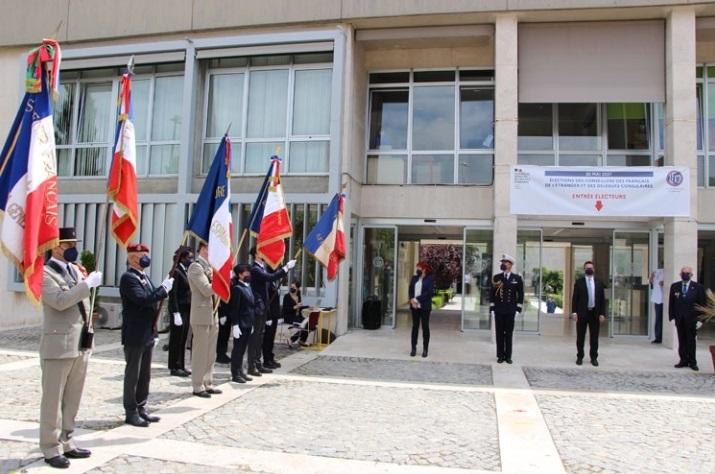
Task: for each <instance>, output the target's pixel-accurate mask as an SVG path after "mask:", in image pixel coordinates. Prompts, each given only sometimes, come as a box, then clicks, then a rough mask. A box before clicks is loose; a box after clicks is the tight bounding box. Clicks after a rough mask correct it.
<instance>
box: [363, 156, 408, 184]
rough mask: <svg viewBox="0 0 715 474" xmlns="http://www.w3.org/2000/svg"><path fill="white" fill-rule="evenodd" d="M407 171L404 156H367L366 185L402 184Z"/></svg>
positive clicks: (405, 157)
mask: <svg viewBox="0 0 715 474" xmlns="http://www.w3.org/2000/svg"><path fill="white" fill-rule="evenodd" d="M406 171H407V156H405V155H369V156H368V157H367V184H404V183H405V176H407V175H406Z"/></svg>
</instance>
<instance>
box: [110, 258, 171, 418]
mask: <svg viewBox="0 0 715 474" xmlns="http://www.w3.org/2000/svg"><path fill="white" fill-rule="evenodd" d="M127 263H128V265H129V268H128V269H127V271H126V272H124V274H123V275H122V278H121V280H120V281H119V295H120V296H121V297H122V345H123V346H124V358H125V360H126V362H127V365H126V367H125V369H124V411H125V413H126V418H125V420H124V421H125V423H128V424H130V425H133V426H141V427H146V426H149V422H157V421H159V417H158V416H153V415H150V414H149V413H148V412H147V409H146V402H147V398H148V397H149V381H150V378H151V356H152V350H153V349H154V339H155V337H156V326H155V325H154V318H155V315H156V311H157V310H158V308H159V302H160V301H161V300H163V299H164V298H166V297H167V296H168V295H169V292H170V291H171V288H172V287H173V285H174V279H173V278H170V277H167V278H166V279H165V280H164V281H163V282H161V285H160V286H159V287H154V284H153V283H152V282H151V280H150V279H149V275H147V274H146V273H144V269H145V268H148V267H149V265H150V264H151V259H150V258H149V247H147V246H146V245H144V244H135V245H129V246H127Z"/></svg>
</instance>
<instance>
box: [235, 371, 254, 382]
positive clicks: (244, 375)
mask: <svg viewBox="0 0 715 474" xmlns="http://www.w3.org/2000/svg"><path fill="white" fill-rule="evenodd" d="M238 375H239V377H241V378H242V379H243V380H245V381H246V382H250V381H251V380H253V379H252V378H251V377H249V376H248V375H246V374H244V373H243V372H240V373H239V374H238Z"/></svg>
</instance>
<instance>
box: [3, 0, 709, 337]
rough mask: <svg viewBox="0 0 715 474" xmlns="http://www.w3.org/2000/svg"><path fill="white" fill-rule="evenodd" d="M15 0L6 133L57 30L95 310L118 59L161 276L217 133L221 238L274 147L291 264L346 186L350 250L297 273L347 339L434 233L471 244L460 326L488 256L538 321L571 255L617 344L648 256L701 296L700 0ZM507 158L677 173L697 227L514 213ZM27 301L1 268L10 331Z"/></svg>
mask: <svg viewBox="0 0 715 474" xmlns="http://www.w3.org/2000/svg"><path fill="white" fill-rule="evenodd" d="M11 3H13V4H14V5H13V6H9V7H8V8H6V14H5V15H3V19H2V20H0V24H1V25H2V28H0V77H1V78H2V79H3V84H4V85H5V87H3V89H2V91H0V126H1V127H0V129H2V130H7V129H8V128H9V125H10V123H11V119H12V117H13V116H14V114H15V111H16V107H17V105H18V103H19V100H20V97H21V94H22V84H23V80H22V79H23V74H24V55H25V53H26V50H27V49H29V48H30V47H32V46H33V45H35V44H36V43H37V42H38V41H39V40H40V39H41V38H42V37H43V36H55V37H56V38H57V39H58V40H60V41H61V42H62V45H63V63H62V76H61V86H62V87H61V89H62V91H61V97H60V100H59V101H58V103H57V104H56V107H55V109H56V110H55V129H56V140H57V144H58V146H57V148H58V151H57V156H58V173H59V175H60V179H59V182H60V200H61V204H62V206H61V208H62V221H63V223H64V224H65V225H74V226H75V227H77V229H78V233H79V235H82V236H83V240H84V241H83V244H82V245H83V247H84V248H85V249H89V250H93V251H95V250H96V249H97V248H99V247H100V246H98V245H97V243H98V240H99V239H100V238H102V237H104V238H105V239H106V245H105V249H104V252H102V255H100V256H98V260H99V261H100V262H101V263H102V268H103V269H104V272H105V275H106V276H105V284H106V285H107V286H105V287H103V288H102V292H101V296H102V300H103V301H104V302H106V305H107V306H108V307H111V305H112V301H113V300H114V299H116V297H117V296H118V290H117V288H116V284H117V283H118V278H119V276H120V275H121V272H122V271H123V268H124V261H125V255H124V254H123V252H122V251H121V249H118V248H117V246H116V244H115V243H114V241H113V240H112V239H111V238H108V237H106V235H104V236H103V235H102V232H101V231H100V228H101V226H100V225H98V223H97V222H98V220H101V218H102V216H104V212H105V209H106V196H105V191H106V175H107V170H108V168H109V163H110V158H111V147H112V141H113V131H114V124H115V122H114V121H115V119H116V118H115V115H116V114H115V106H114V104H115V98H116V96H117V93H118V77H119V73H120V70H121V68H122V67H123V65H125V64H126V63H127V60H128V59H129V57H130V56H132V55H134V57H135V62H136V69H135V72H136V76H135V81H134V91H133V100H134V114H135V123H136V130H137V155H138V168H139V169H138V172H139V190H140V196H139V201H140V208H141V209H140V213H141V218H140V237H139V238H140V240H141V241H142V242H145V243H147V244H149V245H150V246H151V248H152V254H153V262H154V263H153V265H152V268H151V272H152V277H153V278H154V279H156V280H159V279H160V277H161V275H163V274H165V273H166V272H167V270H168V269H169V268H170V266H171V255H172V253H173V251H174V249H175V248H176V247H177V246H178V244H179V242H180V240H181V235H182V232H183V229H184V226H185V223H186V221H187V219H188V216H189V215H190V212H191V208H192V205H193V203H194V202H195V200H196V198H197V196H198V192H199V191H200V188H201V185H202V183H203V176H204V175H205V173H206V171H207V169H208V165H209V161H210V159H211V157H212V156H213V152H214V151H215V150H216V147H217V146H218V141H219V140H220V137H221V136H222V135H223V133H224V132H225V131H226V130H227V129H229V128H228V127H229V124H230V129H229V136H230V137H231V140H232V143H233V147H232V152H233V159H232V170H233V172H234V176H233V178H232V190H233V192H234V194H233V196H232V199H231V202H232V212H233V217H234V225H235V228H236V235H235V236H234V244H236V243H237V242H238V240H239V236H240V234H241V232H242V230H243V229H244V228H245V227H246V223H247V219H248V215H249V214H250V208H251V205H252V202H253V200H254V199H255V193H256V192H257V190H258V187H259V185H260V182H261V180H262V175H263V174H264V173H265V170H266V169H267V166H268V162H269V157H270V156H271V155H273V154H278V155H280V156H281V157H282V158H283V159H284V166H283V176H284V178H283V183H284V186H285V189H286V197H287V200H288V203H289V206H290V213H291V217H292V220H293V226H294V235H293V237H292V238H291V240H290V245H289V255H290V256H292V255H295V254H296V253H297V252H298V249H299V248H300V246H301V242H302V240H303V238H304V237H305V236H306V235H307V233H308V232H309V231H310V230H311V228H312V225H313V224H314V223H315V222H316V221H317V219H318V217H319V215H320V213H321V212H322V211H323V210H324V209H325V208H326V206H327V203H328V202H329V201H330V199H331V197H332V196H333V195H334V194H335V193H336V192H339V191H340V190H341V189H342V190H345V192H346V193H347V195H348V199H347V200H346V207H345V216H346V229H347V228H348V226H349V245H348V256H347V259H346V262H345V263H344V264H343V265H342V266H341V269H340V273H339V277H338V279H337V280H336V281H333V282H327V281H325V280H324V275H323V272H322V271H321V269H320V267H319V265H318V264H317V263H316V261H315V260H314V259H312V258H310V257H309V256H306V255H305V254H303V255H302V256H301V258H300V259H299V264H298V266H297V269H296V270H295V271H294V276H295V277H297V278H299V279H300V280H301V281H302V283H303V287H304V289H305V293H306V300H307V301H309V302H311V303H317V304H321V305H323V306H334V307H337V309H338V318H337V328H336V331H337V333H338V334H342V333H344V332H345V331H347V330H348V328H350V327H359V326H360V325H361V319H360V313H361V308H362V305H363V303H364V301H366V300H367V299H370V298H377V299H379V300H380V301H381V302H382V304H381V307H382V313H383V315H382V316H383V324H384V325H386V326H393V325H394V324H395V322H396V320H397V319H398V317H397V316H398V315H399V313H400V311H401V309H403V308H404V307H405V303H406V300H407V299H406V293H405V291H406V290H405V281H407V280H408V278H409V275H410V274H411V272H412V270H413V265H414V263H415V261H416V259H417V258H418V254H419V246H420V245H421V244H422V245H424V244H425V243H428V242H432V243H435V242H436V243H438V244H439V243H440V242H441V243H445V244H446V243H450V244H451V245H453V246H457V247H459V248H461V250H462V253H461V259H460V265H461V266H462V272H461V276H460V278H459V287H460V292H461V294H462V297H461V300H460V304H461V311H460V316H459V327H460V328H461V329H463V330H469V329H487V328H489V324H490V323H489V317H488V312H487V308H488V304H487V303H486V293H487V291H486V290H487V288H488V284H489V278H488V276H489V275H490V274H491V272H492V271H493V270H494V267H495V259H494V256H497V255H500V254H502V253H509V254H511V255H516V256H517V260H518V264H517V269H518V271H520V272H521V273H523V274H524V276H525V280H526V286H527V287H528V295H527V297H528V298H529V299H530V301H531V303H532V304H530V305H528V309H527V310H526V312H525V315H524V318H523V319H522V320H521V321H520V322H519V329H520V330H522V331H530V332H536V333H540V334H563V333H567V332H569V331H570V330H571V327H570V324H571V323H569V322H568V320H567V319H564V317H563V313H559V312H556V313H553V312H550V311H549V310H548V309H547V308H546V305H545V304H542V303H544V302H546V301H547V300H548V299H550V300H552V301H555V302H556V305H557V307H559V308H560V309H561V310H562V311H565V310H567V309H568V299H569V297H570V291H569V288H570V286H572V284H573V280H574V278H576V277H577V276H578V274H579V268H580V265H581V264H582V263H583V261H584V260H593V261H594V262H595V263H596V268H597V274H598V276H599V277H600V278H601V279H602V280H604V281H607V282H608V286H609V290H608V293H609V295H608V299H609V314H610V316H611V318H610V319H609V323H608V324H609V328H608V331H606V332H607V333H608V335H610V336H614V337H621V336H648V335H649V334H652V323H653V309H652V305H650V304H649V303H648V299H649V295H650V288H649V285H648V275H649V273H650V272H651V271H652V270H653V269H655V268H664V269H665V275H666V278H665V279H666V282H668V281H670V280H674V279H676V276H677V274H678V272H679V269H680V267H681V266H682V265H690V266H692V267H693V268H694V269H695V272H696V274H697V277H698V279H699V280H700V281H702V282H704V283H705V284H706V285H708V286H709V287H715V210H713V207H714V206H712V205H710V203H711V202H713V201H715V189H710V188H711V187H713V186H715V128H713V127H710V124H715V4H713V3H712V2H693V1H686V0H682V1H663V2H661V1H654V0H651V1H645V0H643V1H638V0H623V1H609V2H605V1H601V0H585V1H568V0H555V1H549V2H541V1H533V0H522V1H516V2H514V1H509V2H507V1H506V0H489V1H477V0H460V1H449V2H447V1H442V2H437V1H435V2H423V1H417V0H401V1H380V2H378V1H364V0H339V1H338V0H312V1H310V0H293V1H287V0H263V1H261V2H255V1H245V2H228V1H225V0H224V1H218V0H210V1H202V2H191V1H188V0H180V1H170V0H161V1H155V2H140V1H135V0H129V1H125V2H120V3H117V2H111V1H108V0H106V1H105V0H101V1H94V2H81V1H77V0H57V1H54V2H42V1H39V0H33V1H29V2H28V1H23V2H20V1H13V2H11ZM37 11H43V12H44V13H43V15H41V17H39V18H38V17H36V16H37V15H36V12H37ZM710 96H712V98H710ZM711 159H712V160H713V161H712V162H710V160H711ZM517 164H532V165H539V166H554V165H558V166H580V165H588V166H603V167H608V166H663V165H670V166H681V167H685V168H688V169H690V175H691V182H692V183H693V185H692V186H691V190H690V196H691V206H690V216H689V217H687V218H651V219H648V218H619V219H605V218H593V219H579V220H577V219H573V218H571V217H565V216H558V215H551V216H541V217H538V216H537V217H533V216H529V217H526V216H515V215H512V214H511V213H510V207H509V205H510V182H509V173H510V169H511V167H512V166H513V165H517ZM696 183H697V185H695V184H696ZM247 251H248V245H244V247H243V248H242V249H240V252H239V260H243V261H245V260H246V259H247ZM497 263H498V262H497ZM8 267H9V265H8ZM549 274H557V275H560V276H559V277H558V278H557V280H559V283H557V284H551V283H549V282H548V281H547V280H548V279H547V275H549ZM559 285H560V287H559ZM21 291H22V285H21V284H20V283H18V281H17V276H16V274H15V273H14V272H13V271H12V269H8V270H7V271H4V272H2V275H0V298H1V299H2V301H5V302H8V304H7V305H5V308H6V309H5V310H3V314H2V318H0V326H1V327H16V326H22V325H29V324H34V323H37V322H39V319H40V317H41V316H40V313H39V311H38V310H37V309H36V308H33V307H32V306H31V305H30V304H29V303H28V302H26V300H25V298H24V295H22V294H21ZM665 327H666V336H665V340H666V342H667V341H668V340H669V339H670V338H669V334H670V328H669V326H668V325H666V326H665Z"/></svg>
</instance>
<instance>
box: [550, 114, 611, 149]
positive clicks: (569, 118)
mask: <svg viewBox="0 0 715 474" xmlns="http://www.w3.org/2000/svg"><path fill="white" fill-rule="evenodd" d="M559 147H560V148H561V149H562V150H573V151H577V150H578V151H580V150H599V149H600V148H601V137H600V135H599V133H598V105H597V104H559Z"/></svg>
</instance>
